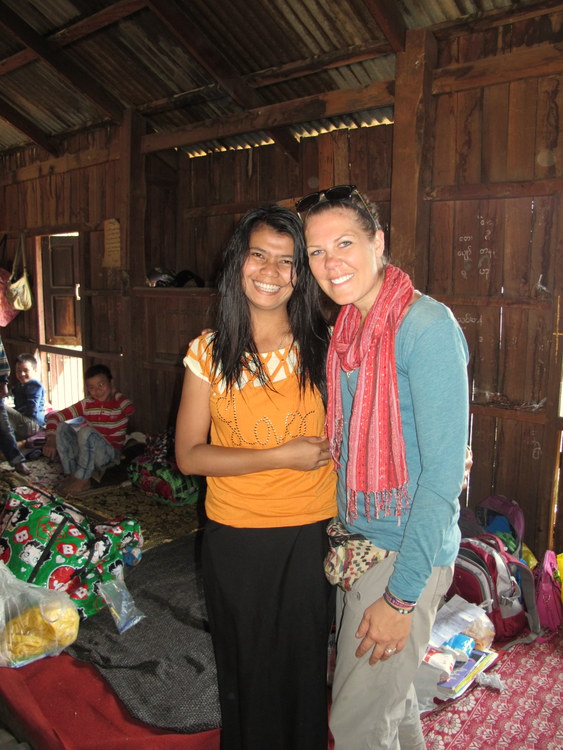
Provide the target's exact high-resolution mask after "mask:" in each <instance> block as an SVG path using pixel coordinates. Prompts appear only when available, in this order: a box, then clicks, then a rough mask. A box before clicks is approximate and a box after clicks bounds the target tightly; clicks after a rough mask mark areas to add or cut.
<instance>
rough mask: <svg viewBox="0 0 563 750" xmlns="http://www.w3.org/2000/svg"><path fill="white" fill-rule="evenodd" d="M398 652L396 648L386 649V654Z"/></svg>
mask: <svg viewBox="0 0 563 750" xmlns="http://www.w3.org/2000/svg"><path fill="white" fill-rule="evenodd" d="M396 650H397V649H396V648H386V649H385V653H386V654H394V653H395V651H396Z"/></svg>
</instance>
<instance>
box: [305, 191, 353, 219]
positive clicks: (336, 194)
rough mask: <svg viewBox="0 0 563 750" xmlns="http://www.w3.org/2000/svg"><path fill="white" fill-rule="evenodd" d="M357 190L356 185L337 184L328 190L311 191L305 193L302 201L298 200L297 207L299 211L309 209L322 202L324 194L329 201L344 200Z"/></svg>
mask: <svg viewBox="0 0 563 750" xmlns="http://www.w3.org/2000/svg"><path fill="white" fill-rule="evenodd" d="M355 190H356V186H355V185H335V186H334V187H330V188H327V189H326V190H319V191H317V192H316V193H309V195H305V196H304V197H303V198H301V200H300V201H297V203H296V204H295V209H296V211H297V212H298V213H301V212H302V211H308V210H309V209H310V208H313V206H316V205H317V203H319V202H320V200H321V198H322V197H323V195H324V197H325V199H326V200H327V201H342V200H345V199H346V198H351V197H352V195H353V193H354V191H355Z"/></svg>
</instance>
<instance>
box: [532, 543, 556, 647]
mask: <svg viewBox="0 0 563 750" xmlns="http://www.w3.org/2000/svg"><path fill="white" fill-rule="evenodd" d="M534 580H535V583H536V606H537V609H538V615H539V618H540V624H541V626H542V628H545V629H546V630H547V631H548V634H547V635H548V637H551V636H552V635H555V632H556V631H557V629H558V628H559V627H560V625H562V624H563V605H562V604H561V581H560V580H559V570H558V566H557V558H556V556H555V552H553V550H550V549H548V550H547V551H546V552H545V554H544V556H543V559H542V561H541V563H539V564H538V565H537V566H536V567H535V568H534ZM546 640H547V639H546Z"/></svg>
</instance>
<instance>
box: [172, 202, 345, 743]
mask: <svg viewBox="0 0 563 750" xmlns="http://www.w3.org/2000/svg"><path fill="white" fill-rule="evenodd" d="M304 258H305V252H304V248H303V236H302V229H301V223H300V220H299V218H298V216H297V215H296V214H294V213H293V212H292V211H289V210H287V209H284V208H281V207H280V206H267V207H264V208H258V209H254V210H252V211H249V212H248V213H247V214H246V215H245V216H244V217H243V218H242V220H241V221H240V223H239V225H238V226H237V228H236V230H235V232H234V234H233V236H232V238H231V240H230V242H229V245H228V247H227V249H226V252H225V255H224V261H223V269H222V274H221V279H220V283H219V291H220V303H219V310H218V315H217V331H215V332H213V333H210V334H207V335H203V336H200V337H199V338H197V339H195V341H193V342H192V343H191V345H190V348H189V350H188V353H187V356H186V359H185V364H186V374H185V380H184V387H183V392H182V400H181V404H180V410H179V414H178V421H177V428H176V458H177V462H178V466H179V468H180V470H181V471H183V472H184V473H185V474H200V475H203V476H206V477H207V496H206V513H207V516H208V521H207V523H206V528H205V532H204V541H203V552H202V566H203V576H204V586H205V592H206V593H205V595H206V602H207V608H208V615H209V622H210V628H211V634H212V638H213V645H214V650H215V657H216V662H217V673H218V682H219V699H220V704H221V712H222V733H221V749H222V750H264V748H268V749H269V750H326V747H327V705H326V669H327V665H326V661H327V636H328V629H329V623H330V606H329V600H330V587H329V586H328V584H327V581H326V579H325V576H324V571H323V558H324V556H325V553H326V551H327V544H328V542H327V535H326V525H327V521H328V520H329V519H330V518H332V516H334V514H335V510H336V506H335V482H336V474H335V472H334V470H333V465H332V461H331V460H330V454H329V450H328V444H327V441H326V439H325V438H324V434H323V433H324V418H325V412H324V394H325V393H326V380H325V367H324V363H325V357H326V351H327V348H328V342H329V329H328V327H327V324H326V322H325V320H324V317H323V315H322V312H321V310H320V309H319V308H317V307H315V306H313V305H312V303H311V301H310V295H307V294H305V288H306V284H305V283H304V282H305V278H306V276H307V275H308V274H309V273H310V272H309V269H308V268H307V266H306V265H305V264H304V261H303V259H304ZM208 435H209V436H210V439H209V441H208Z"/></svg>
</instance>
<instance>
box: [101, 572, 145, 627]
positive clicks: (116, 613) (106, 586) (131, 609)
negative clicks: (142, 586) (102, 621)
mask: <svg viewBox="0 0 563 750" xmlns="http://www.w3.org/2000/svg"><path fill="white" fill-rule="evenodd" d="M99 589H100V593H101V595H102V597H103V598H104V601H105V603H106V604H107V605H108V609H109V611H110V612H111V616H112V617H113V621H114V622H115V624H116V627H117V629H118V630H119V632H120V633H124V632H125V631H126V630H129V628H132V627H133V625H136V624H137V623H138V622H139V620H142V619H143V617H145V615H144V614H143V613H142V612H141V610H140V609H139V608H138V607H137V606H136V604H135V602H134V601H133V597H132V596H131V594H130V593H129V590H128V588H127V586H126V585H125V581H123V580H117V579H116V580H114V581H104V582H103V583H100V586H99Z"/></svg>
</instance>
